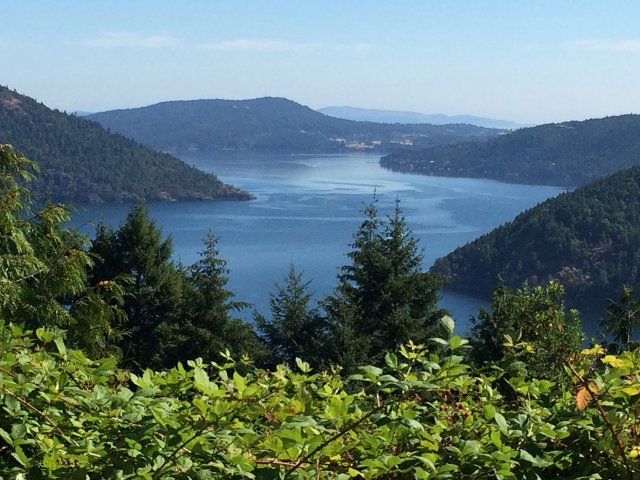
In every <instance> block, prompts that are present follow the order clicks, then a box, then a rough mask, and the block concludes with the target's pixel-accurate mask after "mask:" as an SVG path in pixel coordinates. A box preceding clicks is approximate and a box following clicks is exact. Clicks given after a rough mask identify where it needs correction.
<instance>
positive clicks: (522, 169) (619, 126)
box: [381, 115, 640, 186]
mask: <svg viewBox="0 0 640 480" xmlns="http://www.w3.org/2000/svg"><path fill="white" fill-rule="evenodd" d="M381 163H382V165H383V166H384V167H386V168H390V169H393V170H399V171H407V172H413V173H419V174H426V175H438V176H455V177H482V178H493V179H497V180H503V181H508V182H515V183H529V184H545V185H562V186H577V185H582V184H585V183H588V182H590V181H593V180H595V179H597V178H600V177H602V176H604V175H607V174H609V173H613V172H615V171H617V170H621V169H623V168H627V167H630V166H632V165H636V164H638V163H640V115H622V116H617V117H607V118H602V119H595V120H586V121H582V122H565V123H558V124H548V125H540V126H538V127H532V128H524V129H522V130H518V131H515V132H513V133H509V134H505V135H501V136H499V137H498V138H494V139H491V140H489V141H487V142H483V143H467V144H463V145H451V146H439V147H435V148H429V149H424V150H420V151H406V152H396V153H393V154H391V155H388V156H386V157H384V158H383V159H382V162H381Z"/></svg>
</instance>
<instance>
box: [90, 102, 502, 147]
mask: <svg viewBox="0 0 640 480" xmlns="http://www.w3.org/2000/svg"><path fill="white" fill-rule="evenodd" d="M89 118H91V119H93V120H96V121H98V122H100V123H101V124H102V125H104V126H105V127H107V128H110V129H111V130H113V131H116V132H120V133H122V134H123V135H125V136H127V137H130V138H134V139H135V140H137V141H139V142H140V143H143V144H144V145H148V146H151V147H153V148H157V149H159V150H163V151H165V150H166V151H178V152H179V151H185V150H189V151H205V152H210V151H215V150H250V151H257V152H278V153H331V152H345V151H353V150H354V149H355V150H363V149H364V150H367V151H374V152H388V151H390V150H393V149H401V148H409V146H411V145H412V146H416V147H417V146H425V147H426V146H432V145H441V144H449V143H458V142H462V141H468V140H471V139H486V138H490V137H493V136H495V135H497V134H498V133H499V132H500V131H501V130H495V129H490V128H482V127H477V126H474V125H425V124H422V125H418V124H416V125H400V124H395V125H390V124H382V123H373V122H354V121H350V120H344V119H339V118H333V117H329V116H327V115H323V114H321V113H319V112H316V111H314V110H311V109H310V108H308V107H305V106H303V105H300V104H298V103H296V102H293V101H291V100H287V99H285V98H276V97H265V98H256V99H252V100H218V99H212V100H185V101H171V102H162V103H158V104H156V105H150V106H147V107H141V108H132V109H126V110H112V111H108V112H101V113H96V114H93V115H90V116H89Z"/></svg>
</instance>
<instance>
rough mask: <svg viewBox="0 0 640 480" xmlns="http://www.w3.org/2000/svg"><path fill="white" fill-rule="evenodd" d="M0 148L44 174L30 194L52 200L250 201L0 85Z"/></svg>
mask: <svg viewBox="0 0 640 480" xmlns="http://www.w3.org/2000/svg"><path fill="white" fill-rule="evenodd" d="M0 144H11V145H13V146H15V147H16V148H17V149H19V150H21V151H22V152H24V153H25V154H26V155H28V156H29V157H30V158H31V159H33V160H35V161H36V162H38V163H39V164H40V166H41V167H42V169H43V174H42V175H40V177H39V179H38V182H37V185H36V188H35V190H36V191H38V192H39V193H40V194H43V195H50V196H51V197H52V198H53V199H54V200H57V201H75V202H112V201H129V200H134V199H137V198H140V199H147V200H188V199H214V198H237V199H247V198H251V196H250V195H249V194H247V193H246V192H242V191H240V190H238V189H236V188H234V187H231V186H229V185H225V184H224V183H222V182H221V181H220V180H218V179H217V178H216V177H215V176H214V175H210V174H206V173H203V172H201V171H199V170H197V169H195V168H193V167H191V166H189V165H187V164H185V163H184V162H182V161H181V160H178V159H177V158H175V157H172V156H170V155H167V154H162V153H158V152H155V151H153V150H150V149H149V148H147V147H144V146H142V145H139V144H138V143H136V142H134V141H132V140H129V139H127V138H124V137H123V136H122V135H118V134H112V133H110V132H108V131H107V130H105V129H104V128H102V127H101V126H100V125H99V124H98V123H96V122H92V121H89V120H86V119H84V118H79V117H76V116H72V115H67V114H66V113H63V112H60V111H57V110H51V109H50V108H47V107H46V106H45V105H43V104H42V103H38V102H37V101H35V100H34V99H32V98H29V97H26V96H24V95H20V94H18V93H16V92H14V91H12V90H9V89H8V88H6V87H2V86H0Z"/></svg>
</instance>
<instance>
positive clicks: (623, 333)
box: [601, 285, 640, 349]
mask: <svg viewBox="0 0 640 480" xmlns="http://www.w3.org/2000/svg"><path fill="white" fill-rule="evenodd" d="M639 323H640V299H638V298H636V297H635V296H634V292H633V288H631V287H630V286H628V285H622V286H621V287H620V298H619V299H618V301H614V300H611V299H609V301H608V305H607V309H606V310H605V313H604V317H603V318H602V320H601V324H602V326H603V327H604V328H605V331H606V333H607V334H609V335H611V336H612V337H613V339H614V340H615V341H616V342H618V343H620V345H621V346H622V348H623V349H627V348H629V344H630V343H631V336H632V334H633V329H634V328H635V327H637V326H638V324H639Z"/></svg>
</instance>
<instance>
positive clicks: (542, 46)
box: [0, 0, 640, 124]
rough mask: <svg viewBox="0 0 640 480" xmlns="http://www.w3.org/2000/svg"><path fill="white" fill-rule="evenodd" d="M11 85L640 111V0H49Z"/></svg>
mask: <svg viewBox="0 0 640 480" xmlns="http://www.w3.org/2000/svg"><path fill="white" fill-rule="evenodd" d="M3 12H4V13H5V19H6V21H5V22H4V24H3V29H2V31H0V52H1V53H2V55H3V58H4V61H5V64H6V65H9V66H10V68H6V71H5V72H4V74H3V75H2V77H1V78H0V83H1V84H3V85H6V86H8V87H9V88H12V89H15V90H16V91H18V92H20V93H23V94H25V95H28V96H31V97H34V98H36V99H37V100H39V101H41V102H43V103H45V104H47V105H48V106H51V107H53V108H58V109H60V110H64V111H68V112H73V111H89V112H98V111H105V110H112V109H118V108H134V107H141V106H146V105H151V104H154V103H158V102H161V101H171V100H191V99H202V98H205V99H209V98H225V99H249V98H257V97H264V96H274V97H285V98H288V99H291V100H293V101H295V102H297V103H300V104H303V105H307V106H309V107H311V108H313V109H319V108H322V107H328V106H343V105H346V106H353V107H358V108H366V109H380V110H396V111H410V112H419V113H424V114H440V113H441V114H445V115H449V116H454V115H473V116H479V117H487V118H493V119H500V120H507V121H513V122H517V123H520V124H539V123H548V122H559V121H567V120H583V119H586V118H599V117H604V116H609V115H620V114H626V113H634V112H640V93H639V92H638V89H637V83H638V82H637V80H638V78H639V77H640V62H638V57H639V56H640V34H639V33H638V31H637V19H638V18H640V3H636V2H628V1H622V0H612V1H610V2H606V3H603V2H596V1H582V2H577V1H569V2H556V1H551V0H541V1H539V2H527V3H524V2H512V1H506V0H494V1H490V2H482V3H480V2H474V1H472V0H460V1H454V2H435V1H419V0H400V1H398V2H393V3H390V2H381V1H378V2H364V1H353V2H339V1H337V0H327V1H325V2H317V3H306V2H304V3H303V2H292V1H282V0H273V1H270V2H261V1H259V0H247V1H243V2H208V1H203V0H197V1H191V2H188V3H183V4H176V3H172V2H168V1H153V2H152V1H151V0H141V1H138V2H125V1H124V0H111V1H104V0H97V1H95V2H79V1H77V0H61V1H60V2H55V3H53V2H51V3H43V2H39V1H36V0H21V2H11V3H10V4H8V5H6V6H5V8H4V9H3Z"/></svg>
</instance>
